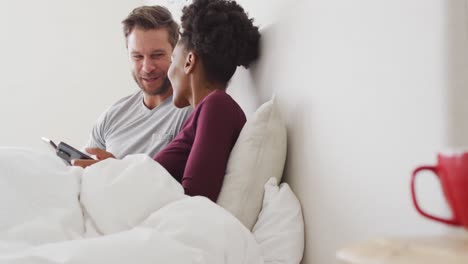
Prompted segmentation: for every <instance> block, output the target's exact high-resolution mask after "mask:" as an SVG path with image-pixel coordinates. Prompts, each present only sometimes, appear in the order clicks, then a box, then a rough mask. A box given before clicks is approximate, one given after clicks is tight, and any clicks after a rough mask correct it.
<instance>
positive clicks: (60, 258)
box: [0, 148, 263, 264]
mask: <svg viewBox="0 0 468 264" xmlns="http://www.w3.org/2000/svg"><path fill="white" fill-rule="evenodd" d="M0 263H15V264H17V263H18V264H26V263H38V264H42V263H48V264H52V263H54V264H56V263H80V264H83V263H114V264H120V263H141V264H142V263H171V264H177V263H184V264H186V263H209V264H211V263H213V264H219V263H229V264H230V263H233V264H234V263H235V264H238V263H246V264H250V263H252V264H257V263H258V264H261V263H263V259H262V257H261V251H260V249H259V246H258V245H257V243H256V242H255V239H254V238H253V236H252V234H251V233H250V232H249V231H248V230H247V229H246V228H245V227H244V226H243V225H242V224H241V223H240V222H239V221H238V220H237V219H235V218H234V217H233V216H232V215H231V214H230V213H228V212H227V211H225V210H224V209H222V208H221V207H219V206H218V205H216V204H215V203H212V202H211V201H209V200H208V199H206V198H203V197H188V196H185V195H184V194H183V189H182V187H181V186H180V184H179V183H177V182H176V181H175V180H174V179H173V178H172V177H171V176H170V175H169V174H168V173H167V172H166V171H165V170H164V168H162V167H161V166H160V165H159V164H157V163H156V162H154V161H153V160H151V159H150V158H149V157H147V156H144V155H134V156H129V157H127V158H125V159H124V160H106V161H103V162H100V163H98V164H96V165H94V166H91V167H89V168H87V169H85V170H83V169H81V168H76V167H67V166H65V165H63V163H62V162H61V161H60V160H59V159H58V158H56V157H55V156H53V155H48V154H41V153H37V152H34V151H31V150H26V149H17V148H0Z"/></svg>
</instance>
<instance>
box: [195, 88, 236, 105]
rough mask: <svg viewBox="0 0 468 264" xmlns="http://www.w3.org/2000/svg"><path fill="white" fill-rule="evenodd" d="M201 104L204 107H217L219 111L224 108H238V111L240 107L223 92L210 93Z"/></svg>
mask: <svg viewBox="0 0 468 264" xmlns="http://www.w3.org/2000/svg"><path fill="white" fill-rule="evenodd" d="M202 104H203V105H204V106H205V107H217V108H221V109H225V108H236V109H237V108H238V109H240V106H239V105H238V104H237V103H236V101H234V99H232V97H231V96H230V95H229V94H227V93H226V92H225V91H223V90H215V91H213V92H211V93H210V94H209V95H208V96H207V97H206V98H205V100H203V102H202Z"/></svg>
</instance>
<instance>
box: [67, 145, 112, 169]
mask: <svg viewBox="0 0 468 264" xmlns="http://www.w3.org/2000/svg"><path fill="white" fill-rule="evenodd" d="M86 152H88V153H89V154H91V155H96V158H97V160H86V159H78V160H72V165H73V166H80V167H82V168H86V167H88V166H91V165H93V164H94V163H98V162H100V161H102V160H105V159H108V158H112V159H115V157H114V155H112V153H110V152H107V151H105V150H103V149H100V148H86Z"/></svg>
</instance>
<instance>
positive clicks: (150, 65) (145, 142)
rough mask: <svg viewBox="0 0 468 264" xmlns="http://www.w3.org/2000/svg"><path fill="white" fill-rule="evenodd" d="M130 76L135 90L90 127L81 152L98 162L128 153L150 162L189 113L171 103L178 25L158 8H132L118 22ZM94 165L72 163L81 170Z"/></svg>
mask: <svg viewBox="0 0 468 264" xmlns="http://www.w3.org/2000/svg"><path fill="white" fill-rule="evenodd" d="M122 24H123V29H124V34H125V39H126V44H127V50H128V54H129V57H130V61H131V64H132V75H133V78H134V79H135V82H136V83H137V84H138V86H139V87H140V88H141V90H140V91H138V92H136V93H134V94H132V95H130V96H127V97H125V98H122V99H121V100H119V101H118V102H117V103H115V104H114V105H112V106H111V107H110V108H109V109H108V110H107V111H106V112H104V113H103V114H102V115H101V117H100V118H99V119H98V121H97V123H96V124H95V126H94V128H93V130H92V133H91V137H90V139H89V142H88V144H87V148H86V151H87V152H88V153H90V154H93V155H96V157H97V159H98V161H99V160H103V159H106V158H110V157H116V158H123V157H125V156H126V155H128V154H136V153H146V154H148V155H149V156H151V157H153V156H154V155H155V154H156V153H157V152H158V151H159V150H161V149H162V148H163V147H164V146H165V145H166V144H168V143H169V142H170V141H171V140H172V139H173V138H174V136H175V135H176V134H177V133H178V132H179V130H180V128H181V127H182V125H183V123H184V121H185V119H186V118H187V117H188V115H189V114H190V112H191V108H189V107H186V108H183V109H178V108H176V107H175V106H173V104H172V87H171V83H170V81H169V79H168V78H167V70H168V69H169V66H170V64H171V55H172V50H173V49H174V46H175V45H176V43H177V40H178V38H179V26H178V25H177V23H176V22H175V21H174V20H173V19H172V15H171V13H170V12H169V11H168V10H167V9H166V8H165V7H162V6H143V7H138V8H136V9H134V10H133V11H132V12H131V13H130V14H129V16H128V17H127V18H126V19H125V20H124V21H122ZM95 162H97V161H91V160H75V161H74V163H73V164H74V165H76V166H81V167H86V166H89V165H91V164H93V163H95Z"/></svg>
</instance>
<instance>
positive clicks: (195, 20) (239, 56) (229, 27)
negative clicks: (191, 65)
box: [181, 0, 260, 83]
mask: <svg viewBox="0 0 468 264" xmlns="http://www.w3.org/2000/svg"><path fill="white" fill-rule="evenodd" d="M182 12H183V14H182V18H181V20H182V33H181V42H182V43H183V44H184V45H185V47H186V48H187V49H188V50H193V51H194V52H195V53H196V54H197V55H198V56H199V57H200V58H201V61H202V63H203V66H204V67H205V70H206V74H207V77H208V78H209V80H211V81H218V82H221V83H227V82H228V81H229V80H230V79H231V77H232V75H233V74H234V72H235V71H236V68H237V66H244V67H245V68H248V67H249V65H250V63H251V62H252V61H254V60H255V59H257V57H258V55H259V41H260V33H259V31H258V27H256V26H254V25H253V19H251V18H248V16H247V14H246V13H245V11H244V9H243V8H242V7H241V6H240V5H239V4H237V3H236V2H235V1H231V0H194V1H193V3H192V4H191V5H189V6H186V7H184V9H183V10H182Z"/></svg>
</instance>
